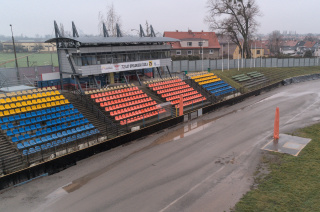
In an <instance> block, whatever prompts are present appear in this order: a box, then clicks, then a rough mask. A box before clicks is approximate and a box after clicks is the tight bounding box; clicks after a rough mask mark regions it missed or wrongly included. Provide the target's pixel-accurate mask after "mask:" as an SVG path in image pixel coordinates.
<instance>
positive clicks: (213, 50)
mask: <svg viewBox="0 0 320 212" xmlns="http://www.w3.org/2000/svg"><path fill="white" fill-rule="evenodd" d="M163 37H169V38H176V39H179V40H180V41H179V42H175V43H172V49H171V56H183V57H188V56H199V58H200V59H201V58H202V52H203V58H204V59H217V58H219V56H220V54H219V50H220V44H219V41H218V38H217V36H216V33H214V32H204V31H201V32H193V31H191V30H188V31H187V32H179V31H178V30H176V31H175V32H168V31H166V32H164V33H163Z"/></svg>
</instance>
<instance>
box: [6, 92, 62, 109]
mask: <svg viewBox="0 0 320 212" xmlns="http://www.w3.org/2000/svg"><path fill="white" fill-rule="evenodd" d="M62 99H65V98H64V96H63V95H58V96H55V97H54V96H52V97H47V98H41V99H37V100H35V99H33V100H28V101H21V102H16V103H8V104H0V110H9V109H15V108H19V107H26V106H32V105H37V104H42V103H47V102H53V101H57V100H62Z"/></svg>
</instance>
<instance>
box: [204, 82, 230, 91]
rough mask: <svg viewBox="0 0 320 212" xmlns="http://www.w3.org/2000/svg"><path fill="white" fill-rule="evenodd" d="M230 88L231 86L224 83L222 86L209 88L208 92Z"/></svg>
mask: <svg viewBox="0 0 320 212" xmlns="http://www.w3.org/2000/svg"><path fill="white" fill-rule="evenodd" d="M229 86H230V85H228V84H227V83H222V84H219V85H215V86H212V87H209V88H207V90H208V91H211V90H217V89H221V88H224V87H229Z"/></svg>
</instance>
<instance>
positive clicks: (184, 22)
mask: <svg viewBox="0 0 320 212" xmlns="http://www.w3.org/2000/svg"><path fill="white" fill-rule="evenodd" d="M256 1H257V3H258V5H259V6H260V10H261V12H262V13H263V16H262V17H259V18H258V20H259V22H260V23H261V26H260V27H259V33H265V34H266V33H270V32H271V31H273V30H280V31H281V32H282V31H284V30H287V31H296V32H297V33H320V21H319V11H320V2H319V0H256ZM112 2H113V4H114V7H115V10H116V12H117V13H118V14H119V15H120V16H121V19H122V24H123V29H124V30H125V31H126V32H131V31H130V30H131V29H138V28H139V24H144V23H145V21H146V20H148V22H149V23H150V24H152V25H153V27H154V29H155V31H156V32H161V33H162V32H163V31H172V30H179V31H180V30H181V31H186V30H188V29H191V30H193V31H200V30H208V26H207V25H206V24H205V23H204V21H203V20H204V17H205V15H207V8H206V2H207V0H90V1H89V0H27V1H21V0H0V3H1V14H0V34H2V35H10V34H11V32H10V27H9V24H12V25H13V30H14V34H15V35H21V34H23V35H27V36H35V35H36V34H39V35H46V34H50V35H52V36H53V35H54V34H53V33H54V30H53V20H56V21H57V22H58V23H63V24H64V26H65V30H69V31H71V21H74V22H75V24H76V26H77V28H78V30H81V31H83V32H84V33H86V34H98V13H99V11H104V12H105V11H106V9H105V8H106V6H107V5H109V4H111V3H112ZM131 33H134V31H133V32H131Z"/></svg>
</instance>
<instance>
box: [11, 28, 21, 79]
mask: <svg viewBox="0 0 320 212" xmlns="http://www.w3.org/2000/svg"><path fill="white" fill-rule="evenodd" d="M10 27H11V34H12V44H13V52H14V58H15V61H16V67H17V79H18V81H20V74H19V66H18V59H17V53H16V46H15V44H14V37H13V31H12V24H10Z"/></svg>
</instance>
